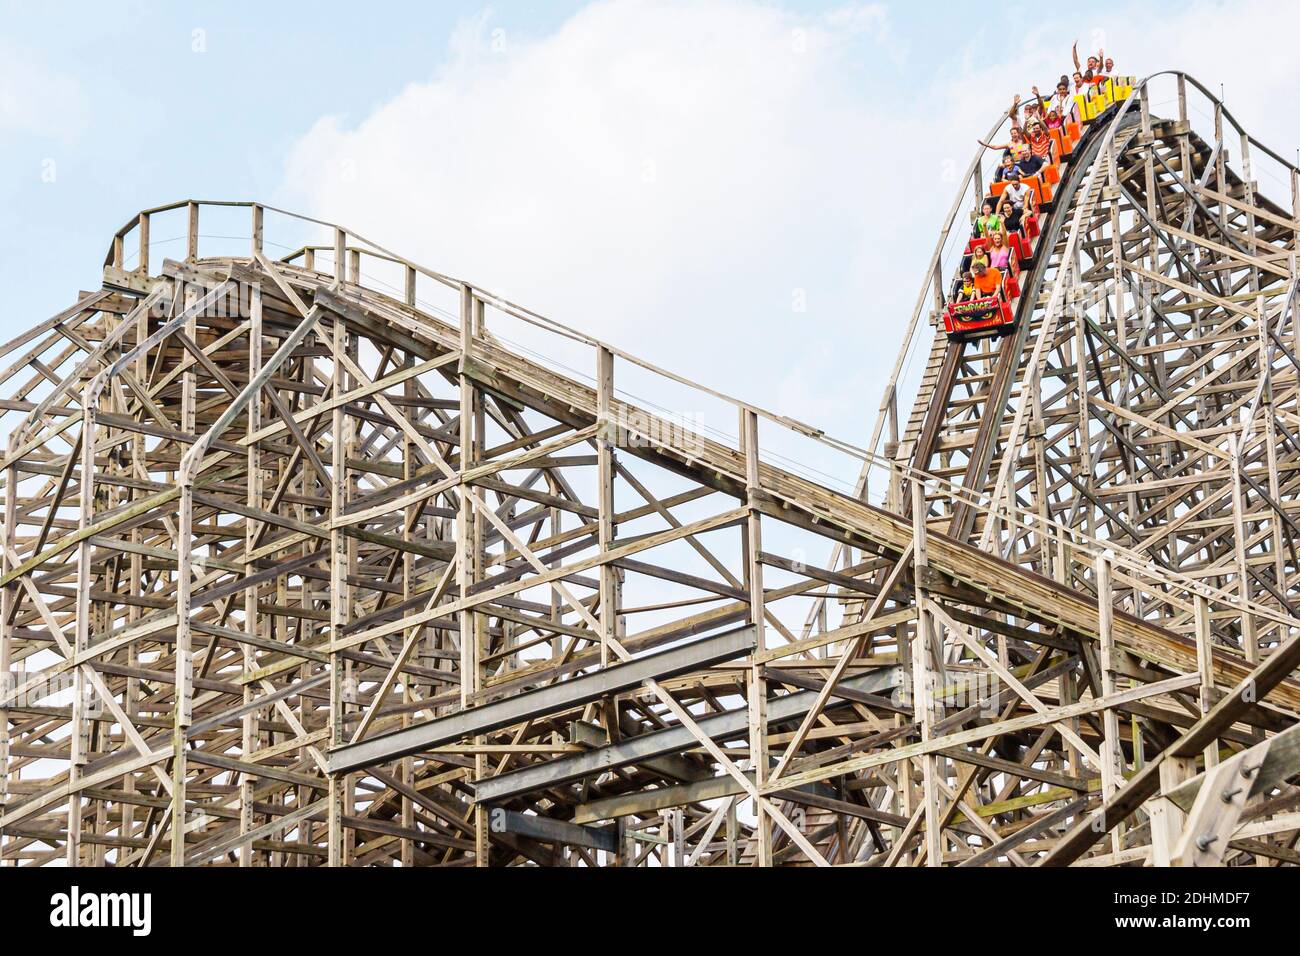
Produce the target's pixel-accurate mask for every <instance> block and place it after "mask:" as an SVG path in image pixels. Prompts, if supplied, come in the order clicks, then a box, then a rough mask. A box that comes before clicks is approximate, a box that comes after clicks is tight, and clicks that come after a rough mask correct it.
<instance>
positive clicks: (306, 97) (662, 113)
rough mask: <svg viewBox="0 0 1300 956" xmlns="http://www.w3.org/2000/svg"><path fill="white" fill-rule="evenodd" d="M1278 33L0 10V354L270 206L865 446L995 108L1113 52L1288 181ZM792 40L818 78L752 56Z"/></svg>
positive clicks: (365, 12) (607, 13) (751, 12)
mask: <svg viewBox="0 0 1300 956" xmlns="http://www.w3.org/2000/svg"><path fill="white" fill-rule="evenodd" d="M1296 6H1297V5H1294V4H1287V3H1281V2H1275V3H1270V2H1267V0H1242V2H1239V3H1237V4H1226V3H1217V2H1201V3H1192V4H1187V3H1180V4H1143V5H1142V10H1141V13H1140V14H1138V13H1136V12H1134V11H1135V7H1134V6H1133V5H1131V4H1108V3H1104V2H1102V3H1095V4H1088V5H1087V6H1086V10H1087V13H1086V14H1080V13H1079V11H1080V10H1081V9H1085V7H1083V6H1082V5H1079V4H1069V5H1057V6H1056V7H1055V8H1053V7H1052V6H1050V5H1042V4H1029V3H1016V2H1012V3H1001V4H979V5H970V6H968V7H960V6H957V5H953V4H948V3H942V4H941V3H932V2H919V0H914V2H910V3H882V4H866V3H851V2H849V3H846V2H844V0H838V2H814V0H801V2H795V0H789V2H785V3H776V2H772V3H767V2H760V0H699V2H697V3H693V4H686V3H683V2H680V0H678V2H669V3H666V4H651V3H643V2H638V0H601V2H597V3H592V4H585V3H580V2H574V0H549V2H546V3H535V2H534V3H523V2H497V3H495V4H492V5H491V6H484V5H483V4H479V3H463V2H439V3H436V4H430V3H398V2H393V3H388V2H382V0H372V2H369V3H366V4H357V3H355V2H349V3H333V2H317V3H315V4H312V5H311V6H310V7H309V8H304V7H303V6H301V5H293V4H266V3H257V4H255V3H251V2H227V3H184V2H172V3H162V2H143V0H136V2H125V3H115V4H105V3H59V4H40V5H37V4H30V3H16V2H8V0H0V203H2V204H3V206H2V208H3V209H4V212H5V215H4V217H3V221H4V224H5V229H4V230H3V232H2V233H0V282H2V283H3V285H4V288H5V290H6V306H7V308H6V310H5V312H4V313H3V315H2V316H0V337H2V338H8V337H10V336H11V335H13V334H15V333H16V332H18V331H20V330H22V329H24V328H26V327H28V326H30V325H33V324H35V323H37V322H39V321H41V320H43V319H44V318H46V317H47V316H48V315H50V314H52V313H53V312H55V311H58V310H59V309H61V308H63V307H65V306H67V305H68V304H70V302H71V301H72V300H73V298H74V297H75V294H76V292H77V290H79V289H87V288H93V287H96V286H97V285H98V282H99V272H98V269H99V265H100V262H101V260H102V257H103V253H104V250H105V248H106V246H107V243H108V240H109V237H110V236H111V234H112V232H113V231H114V230H116V229H117V228H118V227H120V226H121V225H122V224H123V223H124V222H126V221H127V220H128V219H129V218H130V217H131V216H132V215H133V214H134V213H135V212H136V211H137V210H139V209H140V208H143V207H147V206H152V205H158V204H162V203H165V202H169V201H173V200H177V199H182V198H205V199H259V200H261V201H264V202H269V203H272V204H279V205H288V206H289V207H290V208H294V209H298V210H300V211H302V212H305V213H309V214H312V215H316V216H320V217H322V218H326V219H330V220H334V221H340V222H343V223H345V224H347V225H350V226H353V227H354V228H356V229H358V230H360V231H361V232H362V233H364V234H366V235H368V236H370V237H372V238H374V239H376V240H378V241H381V242H386V241H390V242H391V244H392V245H394V246H395V247H397V248H398V249H399V251H402V252H404V253H406V254H408V255H410V256H411V257H412V258H415V259H417V260H419V261H421V262H424V263H426V264H428V265H430V266H433V267H435V268H445V269H447V270H448V271H451V272H453V273H455V274H459V275H465V276H466V277H468V278H471V279H474V280H476V281H478V282H480V283H481V284H482V285H484V286H486V287H488V288H492V289H499V290H504V291H508V292H511V293H513V294H514V296H515V298H517V299H519V300H521V301H524V302H526V303H528V304H530V305H533V306H535V307H536V308H539V309H541V310H545V311H548V313H549V314H553V315H554V316H555V317H556V318H558V319H561V320H562V321H566V322H568V323H570V324H573V325H576V326H579V327H582V328H585V329H588V330H590V331H592V332H594V333H596V334H600V335H606V336H607V337H609V338H610V339H611V340H613V341H615V342H616V343H617V344H619V345H622V346H624V347H626V348H628V349H629V350H631V351H634V352H638V353H640V354H646V355H647V357H649V358H651V359H653V360H655V361H658V362H661V363H663V364H666V365H669V366H671V367H674V368H680V369H681V370H682V371H684V372H685V373H686V374H689V375H692V376H694V377H696V378H698V379H700V380H703V381H706V382H710V383H716V384H717V385H718V386H719V387H723V388H729V389H731V390H733V391H735V392H738V393H740V394H741V395H742V396H744V397H748V398H752V399H756V400H764V401H766V402H767V403H768V404H773V405H776V406H777V407H778V410H781V411H787V412H789V413H790V414H794V415H797V416H798V417H802V418H805V419H807V420H810V421H814V422H817V423H819V424H825V425H827V426H828V427H829V428H830V429H831V430H833V431H835V432H837V433H839V434H841V435H843V436H844V437H846V438H849V439H851V440H855V439H861V438H862V437H863V432H864V431H865V429H866V427H867V424H866V423H865V422H864V420H865V419H866V418H869V415H867V414H866V412H865V411H864V409H867V408H871V409H874V405H875V400H876V398H877V395H878V386H879V382H878V379H879V375H880V373H881V369H882V367H887V365H888V363H889V360H890V359H892V355H893V352H894V351H895V349H896V346H897V342H898V339H899V336H900V332H899V329H900V326H901V323H903V322H904V321H905V319H906V311H907V310H908V308H909V307H910V304H911V301H912V299H913V298H914V297H915V294H916V289H917V288H918V287H919V285H920V282H921V279H922V275H921V270H922V269H923V267H924V263H925V260H926V258H927V257H928V255H929V252H930V249H931V247H932V244H933V241H934V235H935V232H936V230H937V228H938V226H939V224H940V220H941V217H942V214H943V211H944V210H945V209H946V208H947V206H948V204H949V203H950V202H951V199H952V195H951V192H952V189H951V187H950V186H949V185H948V184H947V183H946V182H945V180H944V178H943V176H942V174H941V172H940V171H941V170H942V169H944V168H945V164H947V165H949V166H950V165H952V164H956V165H959V166H964V165H965V164H966V162H967V161H968V160H969V157H970V155H971V152H972V150H973V148H974V142H973V139H974V136H975V135H977V134H978V133H981V132H983V131H984V130H985V129H986V128H987V126H988V125H989V122H990V121H991V119H992V118H993V117H994V116H995V115H996V114H997V112H998V111H999V110H1001V109H1002V108H1004V106H1005V104H1006V100H1007V98H1008V97H1009V95H1010V93H1011V92H1012V91H1013V90H1014V89H1016V88H1020V87H1021V86H1024V85H1028V82H1031V81H1037V82H1039V83H1040V84H1041V85H1044V86H1046V85H1047V84H1048V83H1050V81H1051V79H1052V77H1053V75H1054V74H1057V73H1059V72H1061V71H1063V70H1065V69H1067V68H1068V67H1069V61H1068V55H1069V43H1070V41H1071V40H1072V39H1073V38H1075V37H1076V36H1077V37H1079V38H1080V39H1081V40H1082V41H1083V45H1084V46H1086V45H1088V44H1089V42H1090V38H1092V37H1094V36H1095V35H1097V32H1098V31H1102V32H1103V33H1104V35H1105V39H1106V41H1107V47H1108V50H1109V51H1111V52H1113V54H1114V55H1115V56H1116V59H1117V60H1118V61H1119V68H1120V70H1121V71H1122V72H1132V73H1136V74H1143V73H1146V72H1153V71H1155V70H1159V69H1168V68H1184V69H1188V70H1189V71H1191V72H1193V73H1195V74H1197V75H1198V76H1201V77H1202V78H1203V79H1205V80H1206V81H1207V82H1210V83H1213V84H1215V85H1216V86H1217V84H1218V82H1220V81H1223V82H1226V83H1227V85H1228V91H1227V93H1228V101H1229V104H1230V105H1231V106H1233V108H1234V110H1235V111H1236V112H1237V113H1238V114H1239V115H1240V116H1241V118H1242V119H1243V120H1245V121H1246V123H1247V125H1248V126H1252V128H1260V127H1263V128H1264V132H1263V133H1262V134H1261V138H1263V139H1264V140H1265V141H1267V142H1270V143H1271V144H1273V145H1274V146H1275V147H1276V148H1278V149H1279V151H1281V152H1284V153H1286V154H1288V155H1290V153H1291V152H1292V150H1293V148H1294V143H1295V142H1296V141H1297V140H1298V139H1300V125H1297V124H1296V122H1295V118H1294V116H1291V115H1288V114H1289V113H1290V112H1292V111H1290V110H1287V109H1280V110H1279V109H1278V108H1277V107H1278V104H1290V103H1294V102H1296V101H1297V93H1300V67H1297V66H1296V65H1295V63H1294V57H1292V56H1290V55H1289V54H1288V55H1286V56H1282V55H1280V54H1281V52H1282V51H1281V47H1279V56H1276V57H1271V56H1268V55H1267V51H1266V50H1265V51H1264V53H1263V54H1262V55H1261V54H1247V53H1244V52H1241V50H1240V49H1239V48H1237V47H1236V46H1235V44H1234V43H1233V41H1232V39H1231V37H1232V36H1233V34H1234V32H1235V33H1237V34H1239V35H1241V36H1245V35H1247V34H1248V33H1249V34H1250V35H1252V36H1253V37H1254V38H1255V39H1256V40H1257V41H1258V42H1260V43H1263V44H1265V45H1267V44H1268V43H1269V42H1270V41H1269V40H1268V35H1270V34H1269V33H1268V31H1264V33H1263V34H1261V33H1260V30H1259V24H1260V23H1261V22H1263V21H1264V20H1266V19H1267V20H1270V21H1271V22H1273V23H1274V24H1275V25H1276V27H1277V29H1276V30H1275V31H1274V33H1273V34H1271V35H1278V36H1285V35H1287V34H1290V35H1292V36H1293V35H1294V29H1292V28H1293V27H1296V26H1298V25H1300V24H1297V23H1296V20H1297V15H1296V13H1295V9H1296ZM1287 24H1290V25H1291V26H1290V27H1288V26H1287ZM1157 27H1158V28H1159V29H1158V30H1157V29H1156V28H1157ZM804 30H806V31H808V33H809V35H810V36H812V37H813V38H814V40H813V44H812V50H813V53H814V54H816V56H815V58H814V59H813V60H806V61H804V62H803V63H801V64H798V65H796V66H793V67H791V66H789V65H788V64H786V63H785V62H784V60H782V59H780V58H779V57H777V56H774V55H773V53H772V50H773V49H774V47H773V43H774V42H775V43H776V47H775V49H777V50H779V49H780V46H781V44H783V43H786V42H787V40H785V39H784V38H786V37H788V36H789V35H790V34H791V33H792V32H794V31H804ZM773 38H776V39H775V41H774V40H773ZM1225 38H1226V39H1225ZM1281 42H1282V41H1281V40H1279V43H1281ZM602 51H604V52H602ZM1022 80H1023V83H1022ZM691 84H695V85H694V86H691ZM687 87H689V88H687ZM1234 91H1239V92H1238V93H1237V95H1236V96H1235V97H1234ZM548 96H550V97H551V98H550V99H548V98H547V97H548ZM555 97H562V98H563V101H561V102H554V101H553V99H554V98H555ZM1270 104H1271V105H1270ZM485 113H486V114H487V115H486V116H485ZM540 114H546V115H544V116H540V118H539V115H540ZM1255 124H1257V125H1255ZM458 130H459V131H460V134H458V132H457V131H458ZM1270 134H1271V135H1270ZM523 136H526V140H524V141H521V139H520V137H523ZM575 143H578V144H580V145H574V144H575ZM569 149H572V150H573V153H572V155H569V154H568V153H567V152H566V151H567V150H569ZM516 154H523V155H516ZM593 157H595V158H593ZM381 160H382V162H381ZM340 163H343V164H348V165H349V168H351V167H352V165H353V164H358V163H359V165H358V166H357V167H356V168H357V169H359V170H360V173H359V175H358V176H356V177H355V178H354V179H346V180H345V179H344V178H343V177H340V176H338V175H336V168H337V167H338V165H339V164H340ZM624 166H630V167H632V168H633V173H634V175H629V173H628V169H625V168H623V167H624ZM575 167H576V171H575ZM647 170H650V171H652V172H653V174H651V173H650V172H647ZM652 179H653V180H654V182H653V184H652V187H653V190H654V191H653V193H650V192H648V190H647V189H643V187H645V186H646V184H647V183H649V181H650V180H652ZM51 180H52V181H51ZM643 181H644V182H643ZM629 182H632V183H634V186H629V185H628V183H629ZM636 190H640V192H636V193H635V195H633V193H634V192H635V191H636ZM551 193H554V196H551ZM465 197H473V199H472V201H471V200H469V199H466V198H465ZM551 199H554V200H555V202H554V205H548V200H551ZM561 200H562V202H561ZM534 206H536V208H535V209H533V207H534ZM530 210H531V211H530ZM560 210H562V211H560ZM607 213H609V214H607ZM159 254H160V255H167V254H171V253H170V252H169V251H168V250H161V251H160V253H159ZM798 294H803V295H804V297H805V300H806V302H807V307H806V310H804V311H794V312H792V309H791V306H790V303H791V300H792V297H795V296H797V295H798ZM615 295H617V296H620V298H621V301H620V302H619V306H618V308H617V309H616V310H611V309H610V308H609V306H608V303H609V301H610V298H611V296H615ZM615 312H616V313H617V314H615ZM792 330H793V331H794V332H795V333H796V334H795V336H794V341H786V339H788V337H789V334H790V332H791V331H792ZM689 336H698V342H699V344H700V345H701V346H702V347H701V348H698V349H694V350H692V349H688V348H685V347H684V345H683V342H684V339H685V338H687V337H689ZM737 342H739V343H740V344H739V345H738V346H737V354H738V356H739V357H740V359H741V360H742V361H743V365H742V366H738V365H734V364H732V363H721V362H718V361H717V360H716V356H717V355H718V354H720V353H721V350H722V348H723V347H724V346H728V345H729V344H732V343H737Z"/></svg>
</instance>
